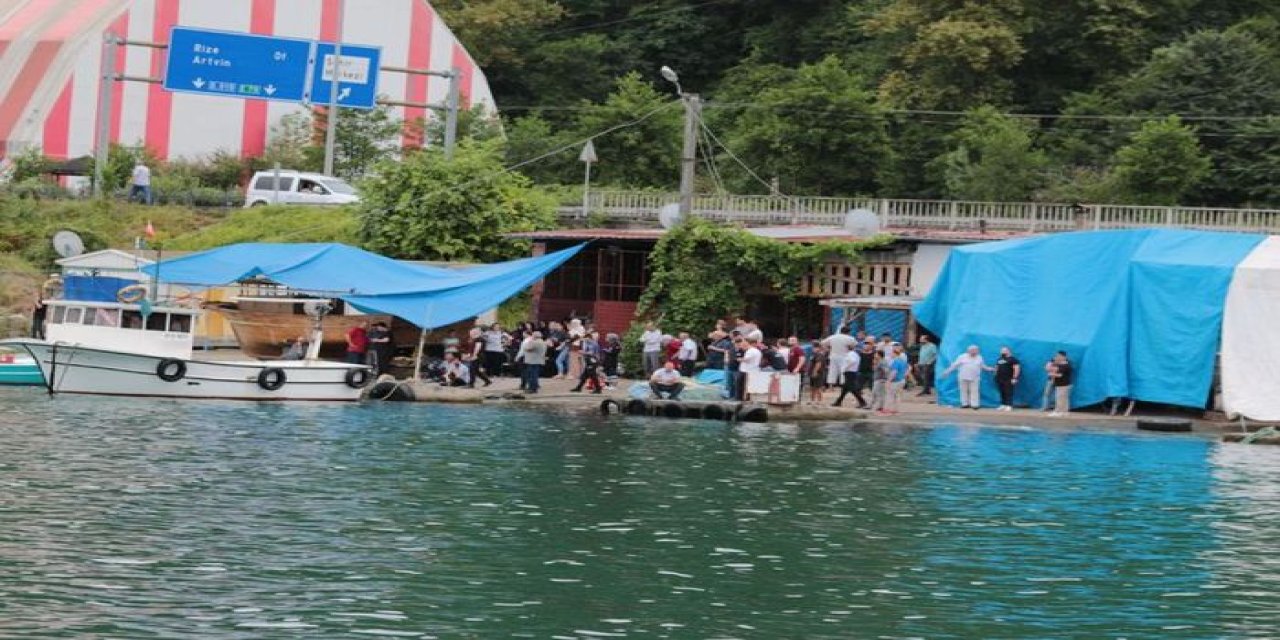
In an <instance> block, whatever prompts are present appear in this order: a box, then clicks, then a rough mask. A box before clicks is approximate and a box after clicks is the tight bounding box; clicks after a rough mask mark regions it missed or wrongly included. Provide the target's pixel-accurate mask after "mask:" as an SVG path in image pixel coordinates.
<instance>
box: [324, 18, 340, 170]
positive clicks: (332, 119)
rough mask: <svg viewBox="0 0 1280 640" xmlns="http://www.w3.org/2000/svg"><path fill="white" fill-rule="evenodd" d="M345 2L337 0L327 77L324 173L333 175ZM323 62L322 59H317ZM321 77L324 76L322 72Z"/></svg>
mask: <svg viewBox="0 0 1280 640" xmlns="http://www.w3.org/2000/svg"><path fill="white" fill-rule="evenodd" d="M345 9H346V2H345V1H344V0H338V37H337V38H336V42H334V43H333V71H332V75H331V77H330V78H329V113H328V118H326V120H327V124H328V127H327V128H326V130H325V134H324V174H325V175H326V176H331V175H333V151H334V147H335V146H336V145H337V141H338V85H339V84H341V80H342V23H343V21H344V20H345V18H346V11H345ZM319 63H320V64H322V65H323V64H324V60H320V61H319ZM321 77H324V75H323V73H322V74H321Z"/></svg>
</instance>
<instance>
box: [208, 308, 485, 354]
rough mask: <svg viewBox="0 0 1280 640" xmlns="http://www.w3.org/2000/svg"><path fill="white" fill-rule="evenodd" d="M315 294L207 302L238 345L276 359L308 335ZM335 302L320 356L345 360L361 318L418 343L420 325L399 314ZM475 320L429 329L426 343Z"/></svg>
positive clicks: (396, 339) (397, 339)
mask: <svg viewBox="0 0 1280 640" xmlns="http://www.w3.org/2000/svg"><path fill="white" fill-rule="evenodd" d="M314 300H315V299H314V298H299V297H289V298H285V297H248V296H242V297H239V298H237V299H236V300H235V301H234V302H222V303H217V304H212V305H209V307H208V308H209V310H210V311H211V312H213V313H220V314H222V316H223V317H224V318H226V320H227V322H228V323H229V324H230V325H231V330H232V331H233V332H234V333H235V335H236V340H237V341H238V342H239V343H240V350H241V351H242V352H243V353H244V354H245V355H247V356H249V357H252V358H277V357H279V356H280V353H281V352H282V350H283V349H284V344H285V342H286V341H287V340H292V339H295V338H297V337H298V336H300V335H308V334H310V332H311V330H312V328H313V326H314V324H315V320H314V318H312V317H311V316H309V315H307V313H306V309H305V305H306V304H307V303H308V302H313V301H314ZM333 303H334V305H335V307H334V309H333V311H332V312H331V313H329V314H328V315H326V316H324V320H323V324H322V325H321V329H322V330H323V331H324V343H323V344H321V345H320V357H321V358H326V359H333V360H341V359H342V358H343V357H344V356H345V355H346V351H347V331H349V330H350V329H351V328H352V327H355V326H357V325H359V324H360V323H362V322H368V323H370V324H372V323H374V322H384V323H386V324H387V326H388V327H390V328H391V343H392V344H393V345H396V346H397V347H409V346H417V344H418V340H419V338H420V337H421V335H420V334H421V332H420V330H419V329H418V328H417V327H415V326H413V325H412V324H409V323H408V322H404V321H403V320H400V319H399V318H396V317H394V316H389V315H379V314H370V315H346V314H345V311H346V309H345V304H344V303H343V302H342V301H341V300H335V301H333ZM474 324H475V321H474V320H464V321H462V322H458V323H455V324H452V325H449V326H447V327H442V328H439V329H434V330H432V331H431V332H430V333H429V334H428V339H429V341H428V344H434V343H438V342H440V341H442V340H443V339H444V338H445V337H447V336H448V335H450V334H451V333H452V334H454V335H455V337H459V338H465V337H466V335H467V330H468V329H470V328H471V326H472V325H474Z"/></svg>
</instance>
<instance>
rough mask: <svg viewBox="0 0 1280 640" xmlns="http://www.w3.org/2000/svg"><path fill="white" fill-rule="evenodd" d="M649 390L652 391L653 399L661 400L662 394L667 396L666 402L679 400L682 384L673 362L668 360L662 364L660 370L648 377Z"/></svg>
mask: <svg viewBox="0 0 1280 640" xmlns="http://www.w3.org/2000/svg"><path fill="white" fill-rule="evenodd" d="M649 389H650V390H651V391H653V395H654V397H655V398H657V399H659V400H661V399H662V394H664V393H665V394H667V399H668V400H679V399H680V392H682V391H684V383H683V382H681V381H680V372H679V371H676V365H675V363H674V362H671V361H670V360H668V361H667V362H665V363H663V365H662V368H661V369H658V370H657V371H654V372H653V375H650V376H649Z"/></svg>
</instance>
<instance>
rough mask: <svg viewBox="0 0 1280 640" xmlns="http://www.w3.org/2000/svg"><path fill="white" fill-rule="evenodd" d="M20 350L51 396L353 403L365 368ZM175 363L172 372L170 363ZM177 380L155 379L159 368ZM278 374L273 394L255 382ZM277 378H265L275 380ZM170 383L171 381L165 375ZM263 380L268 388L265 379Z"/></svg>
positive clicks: (34, 345) (44, 345)
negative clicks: (280, 377) (266, 372)
mask: <svg viewBox="0 0 1280 640" xmlns="http://www.w3.org/2000/svg"><path fill="white" fill-rule="evenodd" d="M8 344H9V346H19V347H22V348H24V349H26V350H27V351H28V352H29V353H30V354H31V355H32V357H33V358H35V361H36V363H37V365H38V366H39V368H40V373H41V374H42V377H43V379H44V380H45V381H47V385H46V386H47V387H48V388H49V390H50V392H51V393H54V394H62V393H67V394H80V395H103V396H125V397H147V398H187V399H208V400H214V399H216V400H250V401H266V402H280V401H326V402H354V401H357V400H359V399H360V397H361V394H362V393H363V391H364V389H363V386H356V385H355V382H356V381H353V382H352V383H348V375H349V372H352V371H354V370H363V371H364V372H365V374H364V375H359V374H357V375H358V377H365V378H368V377H370V376H368V375H367V367H364V366H361V365H349V364H340V363H333V362H320V361H275V362H214V361H204V360H190V359H182V358H161V357H157V356H149V355H143V354H136V353H127V352H121V351H112V350H107V349H99V348H90V347H84V346H79V345H74V344H62V343H48V342H40V341H20V342H10V343H8ZM175 361H176V362H180V363H181V367H178V366H177V365H176V364H173V362H175ZM165 362H168V363H170V364H168V365H167V369H166V372H167V373H169V374H173V373H176V372H177V370H178V369H179V368H181V369H182V370H183V371H182V375H181V376H180V377H177V379H173V380H166V379H164V378H162V377H161V376H160V375H159V374H160V372H161V364H162V363H165ZM267 369H278V370H279V371H280V372H282V373H283V377H284V381H283V383H282V384H281V385H280V386H279V388H276V389H270V388H267V386H264V385H263V384H262V383H260V382H259V380H260V378H259V377H260V376H262V375H263V371H264V370H267ZM277 375H278V374H275V373H273V374H269V376H270V377H275V376H277ZM170 377H171V378H173V377H174V376H173V375H170ZM270 377H269V378H268V380H267V381H268V382H270V381H271V378H270Z"/></svg>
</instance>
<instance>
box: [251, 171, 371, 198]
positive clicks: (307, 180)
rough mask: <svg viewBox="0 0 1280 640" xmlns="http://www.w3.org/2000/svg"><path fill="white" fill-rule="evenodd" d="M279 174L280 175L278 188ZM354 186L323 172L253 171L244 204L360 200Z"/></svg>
mask: <svg viewBox="0 0 1280 640" xmlns="http://www.w3.org/2000/svg"><path fill="white" fill-rule="evenodd" d="M276 175H279V176H280V185H279V191H277V187H276ZM359 201H360V195H359V194H358V193H356V189H355V187H353V186H351V185H349V184H347V183H346V182H343V181H342V180H341V179H339V178H334V177H332V176H326V175H324V174H322V173H303V172H301V171H280V172H279V173H278V174H277V172H276V171H259V172H257V173H255V174H253V179H252V180H250V181H249V188H248V189H246V190H245V194H244V206H246V207H259V206H262V205H267V204H276V203H279V204H304V205H322V204H351V203H353V202H359Z"/></svg>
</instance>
